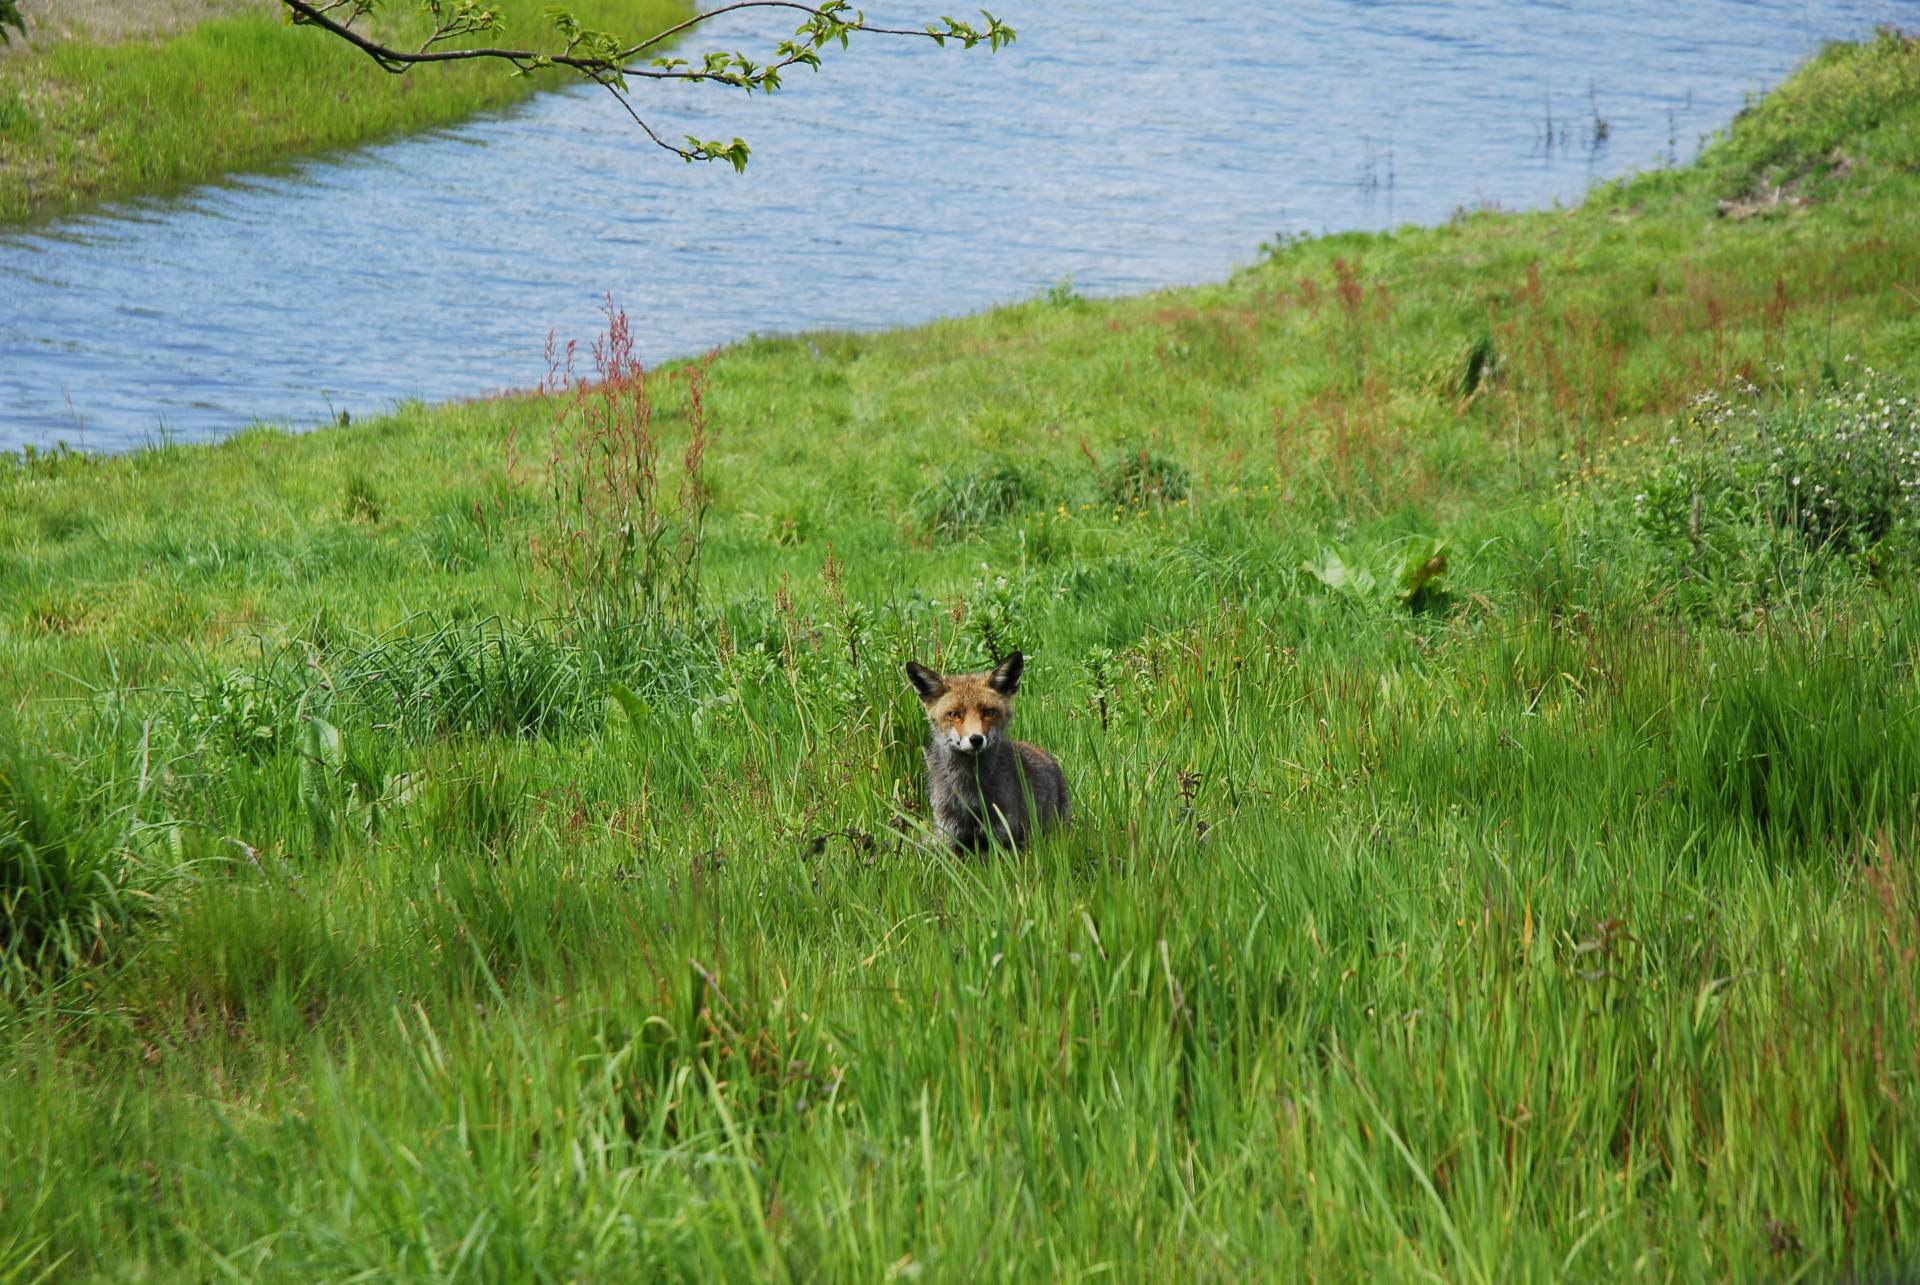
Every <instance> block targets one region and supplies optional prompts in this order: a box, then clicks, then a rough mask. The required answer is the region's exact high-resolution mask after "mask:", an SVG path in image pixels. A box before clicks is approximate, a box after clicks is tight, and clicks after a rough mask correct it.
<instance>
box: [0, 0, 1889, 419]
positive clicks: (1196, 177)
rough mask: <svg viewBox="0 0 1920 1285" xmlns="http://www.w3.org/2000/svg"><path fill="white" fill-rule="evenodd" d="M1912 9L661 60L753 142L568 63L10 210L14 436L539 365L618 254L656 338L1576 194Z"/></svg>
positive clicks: (1400, 6) (1042, 0)
mask: <svg viewBox="0 0 1920 1285" xmlns="http://www.w3.org/2000/svg"><path fill="white" fill-rule="evenodd" d="M1902 7H1903V6H1901V5H1897V4H1894V3H1889V2H1888V0H1874V2H1868V0H1861V2H1858V3H1849V2H1846V0H1840V2H1836V3H1829V4H1810V3H1788V2H1785V0H1737V2H1736V0H1702V2H1696V3H1689V4H1673V3H1637V2H1634V3H1616V4H1610V5H1588V4H1579V3H1558V4H1555V3H1531V4H1519V3H1480V4H1453V3H1439V2H1424V3H1423V2H1414V0H1388V2H1382V3H1359V2H1349V3H1334V2H1332V0H1309V2H1307V3H1301V4H1295V5H1285V6H1274V5H1251V4H1242V5H1218V6H1205V5H1194V4H1177V3H1172V2H1171V0H1142V2H1140V3H1135V4H1130V5H1126V6H1118V5H1112V4H1096V3H1090V2H1088V0H1024V2H1023V0H1005V2H1004V4H1003V6H1001V7H996V9H995V12H996V13H998V14H1000V15H1001V16H1002V17H1003V18H1005V19H1006V20H1007V21H1009V22H1010V23H1012V24H1013V25H1014V26H1015V27H1016V28H1018V29H1019V32H1020V39H1019V42H1018V43H1017V44H1015V45H1014V46H1013V47H1012V48H1010V49H1008V50H1005V51H1003V52H1002V53H1000V54H997V55H989V54H987V53H986V51H985V50H984V49H981V50H976V51H973V52H971V53H963V52H959V51H957V50H949V51H947V52H945V53H942V52H941V51H939V50H937V49H934V48H933V47H932V46H931V45H930V44H926V43H925V42H917V41H916V42H911V43H910V44H909V43H903V42H896V41H891V40H885V39H880V38H874V37H869V38H868V39H867V40H865V41H864V42H860V41H856V42H855V45H854V48H853V49H852V50H851V51H850V52H848V53H845V54H839V53H836V54H835V55H834V56H831V57H829V58H828V59H827V61H826V68H825V70H824V71H823V72H821V73H820V74H819V75H817V76H816V75H812V74H809V73H806V72H804V71H803V72H797V73H790V77H789V80H788V86H789V87H788V89H786V90H784V91H783V92H781V93H780V94H778V95H776V96H775V97H773V98H772V99H759V98H754V99H749V98H747V97H745V96H744V95H741V94H739V93H737V92H732V91H721V90H716V89H711V88H708V89H704V90H703V89H699V88H697V87H691V86H664V87H660V88H654V89H648V88H646V87H641V88H639V89H637V91H636V106H637V107H638V108H639V109H640V110H641V112H642V113H643V114H644V115H646V116H647V117H648V119H649V121H650V123H652V124H653V125H654V126H655V127H656V128H657V129H659V130H660V131H661V132H662V133H663V134H664V135H666V136H668V137H680V136H682V135H686V134H697V135H699V136H701V137H707V138H731V137H733V136H734V135H736V134H738V135H741V136H743V137H745V138H746V139H747V141H748V142H749V143H750V144H752V146H753V148H754V160H753V163H752V165H751V166H750V167H749V168H748V170H747V173H746V174H745V175H736V174H734V173H733V172H732V170H731V169H729V168H727V167H725V166H688V165H684V164H682V163H681V162H680V161H678V160H676V159H674V158H673V157H672V156H669V155H668V154H667V153H665V152H662V151H659V150H657V149H655V148H653V147H652V146H651V145H648V144H647V143H646V142H645V141H644V139H643V138H642V136H641V135H640V134H639V133H638V131H637V130H636V129H635V128H634V127H633V125H632V123H631V122H630V121H628V120H627V118H626V116H625V115H624V114H623V113H622V112H621V111H620V109H619V107H618V105H617V104H615V103H614V102H613V101H612V99H611V98H609V97H607V96H606V95H605V94H604V93H603V92H602V91H599V90H594V89H584V88H583V89H572V90H568V91H565V92H559V93H552V94H546V95H543V96H541V97H538V98H536V99H534V100H532V101H531V102H529V103H527V104H526V105H524V106H522V107H520V108H517V109H515V110H513V111H511V112H508V113H506V114H503V115H498V116H493V117H489V118H485V119H480V120H475V121H473V122H470V123H468V124H466V125H463V126H461V127H458V128H454V129H448V130H441V131H436V132H434V133H431V134H427V135H421V136H415V137H411V138H407V139H403V140H399V141H396V142H392V143H388V144H383V145H379V146H375V147H369V148H365V149H360V150H356V151H353V152H350V153H344V154H339V155H335V156H330V157H327V158H323V159H319V160H315V161H311V162H306V163H302V164H299V165H297V166H293V167H290V168H288V169H287V170H285V171H284V172H281V173H277V174H274V175H271V176H249V177H243V178H238V179H235V180H233V181H231V182H228V183H222V184H218V185H214V186H210V187H203V188H197V189H194V190H192V191H190V192H188V193H186V194H184V195H181V196H178V197H173V198H169V199H165V200H147V201H135V202H129V203H125V204H121V205H117V206H114V207H112V208H110V209H108V210H106V211H104V212H102V213H100V214H97V215H92V216H88V217H83V218H74V219H68V220H65V221H62V222H59V223H55V224H52V225H46V226H39V227H34V228H31V229H28V230H16V231H12V232H4V233H0V299H4V300H5V304H4V307H0V450H9V449H18V448H20V447H22V446H24V445H27V444H38V445H51V444H53V443H54V442H56V441H66V442H67V443H69V444H72V445H76V446H83V447H85V448H86V449H90V450H120V449H126V448H130V447H134V446H138V445H141V444H143V443H146V442H151V441H155V440H159V439H162V438H170V439H173V440H205V439H212V438H218V437H220V436H222V435H225V434H227V433H231V432H233V431H235V430H237V429H239V428H242V427H245V426H246V425H248V424H250V423H254V422H259V421H265V422H270V423H283V424H287V425H291V426H294V427H311V426H315V425H318V424H321V423H323V422H329V421H332V420H334V419H335V418H337V416H338V414H339V412H341V411H348V412H351V413H352V414H353V415H354V416H356V417H357V416H364V415H367V414H370V413H374V412H377V411H379V410H381V409H382V408H385V407H388V406H391V405H392V404H394V403H395V402H396V401H400V400H405V399H410V398H420V399H423V400H428V401H436V400H446V399H452V398H462V397H474V396H480V395H484V394H486V393H488V392H492V391H497V390H500V389H504V388H510V387H524V386H527V385H531V384H534V383H536V382H538V380H539V379H540V377H541V375H542V374H543V372H544V370H545V361H544V357H543V350H544V347H545V343H546V338H547V335H548V333H549V332H550V331H557V332H558V334H559V335H560V337H561V338H562V339H563V340H564V339H565V338H566V337H568V336H580V337H586V336H589V335H591V334H592V333H594V331H595V329H596V325H597V322H598V320H599V318H598V308H599V304H600V300H601V299H602V297H603V296H604V295H605V294H607V293H609V292H611V293H612V295H613V296H614V297H615V299H616V300H617V301H619V302H620V303H621V305H622V306H624V307H625V308H626V309H627V311H628V313H629V314H630V316H631V319H632V323H633V327H634V331H635V335H636V337H637V339H638V341H639V346H640V349H641V352H642V354H643V355H644V356H646V357H647V359H648V360H650V361H653V360H659V359H663V358H668V357H673V356H680V355H685V354H690V353H697V352H699V351H702V350H704V349H706V348H709V347H711V346H713V345H715V344H720V343H725V342H727V341H729V340H734V339H738V338H741V337H744V336H746V335H750V334H755V333H771V332H789V331H798V330H810V329H818V328H869V327H879V326H888V325H894V324H899V323H908V322H918V321H925V320H929V319H932V318H935V317H940V316H945V315H951V314H956V313H962V312H969V311H973V310H977V309H980V308H983V307H987V306H991V305H993V304H997V303H1004V302H1008V301H1011V300H1017V299H1021V298H1025V297H1030V296H1032V295H1034V294H1036V293H1038V292H1041V291H1043V290H1046V289H1047V288H1049V287H1050V286H1053V285H1055V284H1056V283H1061V282H1066V281H1071V283H1072V286H1073V288H1074V289H1076V290H1078V291H1080V292H1081V293H1083V294H1088V295H1096V296H1097V295H1110V294H1120V293H1127V292H1134V291H1141V290H1148V289H1153V288H1156V287H1161V286H1170V285H1180V284H1187V283H1193V282H1199V281H1206V280H1211V279H1217V278H1220V277H1222V276H1224V275H1225V274H1227V273H1228V272H1230V271H1231V270H1232V269H1233V268H1234V267H1235V266H1236V265H1239V264H1244V263H1247V262H1250V261H1252V260H1253V259H1254V257H1255V256H1256V254H1257V250H1258V247H1259V245H1260V243H1261V242H1262V241H1265V240H1268V239H1270V238H1271V237H1273V236H1274V235H1275V234H1277V233H1317V232H1322V231H1339V230H1348V229H1377V228H1385V227H1391V226H1396V225H1399V224H1404V223H1433V222H1438V221H1441V220H1444V219H1446V218H1447V217H1448V216H1449V215H1450V214H1452V213H1453V212H1454V211H1455V210H1457V209H1459V208H1461V207H1475V206H1482V205H1496V206H1499V207H1503V208H1513V209H1525V208H1536V207H1542V206H1550V205H1552V204H1553V203H1555V202H1571V201H1575V200H1578V199H1579V197H1580V195H1581V194H1582V192H1584V191H1585V190H1586V189H1587V188H1588V187H1589V185H1591V184H1592V183H1593V182H1595V181H1596V180H1599V179H1603V178H1607V177H1611V176H1615V175H1619V174H1622V173H1626V172H1629V171H1632V170H1635V169H1642V168H1647V167H1652V166H1658V165H1667V164H1678V163H1682V162H1684V161H1686V160H1687V159H1688V158H1689V157H1690V156H1691V155H1693V153H1694V152H1695V151H1697V149H1698V147H1699V145H1700V142H1701V140H1702V138H1703V136H1704V135H1706V134H1708V133H1710V132H1711V131H1712V130H1714V129H1717V128H1720V127H1723V126H1724V125H1725V124H1726V123H1727V122H1728V121H1729V120H1731V119H1732V117H1733V115H1734V114H1735V112H1737V111H1738V110H1739V108H1740V106H1741V104H1742V103H1743V102H1744V101H1745V100H1746V98H1747V96H1748V95H1750V94H1752V93H1755V92H1757V91H1759V90H1762V89H1764V88H1766V87H1768V86H1770V85H1772V84H1774V83H1777V82H1778V81H1779V80H1780V78H1781V77H1782V76H1784V75H1785V74H1786V73H1787V72H1788V71H1789V70H1790V69H1791V68H1792V67H1793V66H1794V65H1795V64H1796V63H1797V62H1799V61H1800V60H1801V59H1802V58H1804V57H1805V56H1806V55H1807V54H1809V53H1811V52H1812V51H1814V50H1815V49H1817V48H1818V47H1819V46H1820V44H1821V43H1822V42H1823V41H1825V40H1829V39H1836V38H1842V37H1858V36H1860V35H1863V34H1865V33H1866V32H1867V31H1869V30H1870V29H1871V28H1872V27H1873V26H1874V25H1875V24H1876V23H1885V22H1892V21H1894V20H1895V18H1896V17H1897V16H1899V10H1900V9H1901V8H1902ZM939 12H942V10H940V9H938V8H937V7H929V8H926V9H922V10H917V11H910V10H903V9H902V8H901V7H900V6H899V5H897V4H890V5H887V6H875V7H871V8H870V9H869V16H870V17H871V18H873V19H874V20H876V21H880V20H890V19H898V18H901V17H902V16H903V14H904V15H906V16H911V15H913V14H915V13H917V14H919V15H921V16H927V15H934V14H937V13H939ZM1908 15H1909V17H1910V16H1911V10H1910V8H1909V9H1908ZM791 25H792V24H791V23H790V22H784V21H780V20H778V19H776V20H775V21H774V22H773V23H772V25H771V26H769V25H768V24H767V23H766V21H765V20H764V19H763V18H756V17H755V16H754V15H752V14H746V15H729V17H728V18H726V19H723V20H721V21H720V22H716V23H715V24H714V25H713V26H711V27H709V28H708V29H707V30H706V32H705V34H704V35H703V36H702V37H700V38H699V39H697V40H696V41H695V42H694V43H693V44H692V45H691V46H690V48H692V49H695V50H697V49H700V48H702V47H707V46H711V47H720V48H739V49H742V50H744V51H746V52H748V53H750V54H752V53H755V52H756V51H758V52H760V53H765V52H768V51H770V50H771V49H772V46H773V44H774V42H775V40H777V38H778V37H779V36H782V35H785V34H786V33H787V32H789V31H790V30H791ZM314 38H316V39H319V38H321V37H320V36H319V35H318V33H315V35H314ZM683 52H685V51H684V50H683ZM381 74H383V73H381V72H379V71H378V70H376V69H375V68H374V67H373V66H372V64H368V67H367V75H368V76H369V77H373V76H378V75H381ZM413 74H415V75H431V74H432V69H431V68H427V69H423V70H420V71H416V72H414V73H413ZM1596 119H1600V120H1604V121H1605V122H1606V129H1605V131H1604V137H1596V135H1598V134H1599V133H1601V131H1599V130H1597V129H1596V128H1595V122H1596Z"/></svg>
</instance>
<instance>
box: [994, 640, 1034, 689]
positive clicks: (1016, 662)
mask: <svg viewBox="0 0 1920 1285" xmlns="http://www.w3.org/2000/svg"><path fill="white" fill-rule="evenodd" d="M1026 667H1027V658H1026V657H1025V656H1022V655H1021V654H1020V653H1019V652H1017V651H1016V652H1014V653H1013V654H1012V655H1010V656H1008V657H1007V658H1006V659H1005V660H1003V661H1001V662H1000V663H999V664H997V665H995V666H994V667H993V672H992V673H991V674H988V675H987V686H989V687H991V688H993V690H994V691H996V692H999V693H1000V694H1001V695H1002V696H1011V695H1013V694H1014V693H1015V692H1017V691H1019V690H1020V671H1021V670H1023V669H1025V668H1026Z"/></svg>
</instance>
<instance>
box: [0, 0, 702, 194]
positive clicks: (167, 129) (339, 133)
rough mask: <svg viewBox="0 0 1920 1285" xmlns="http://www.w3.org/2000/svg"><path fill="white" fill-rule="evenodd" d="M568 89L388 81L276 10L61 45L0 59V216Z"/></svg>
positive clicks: (436, 77)
mask: <svg viewBox="0 0 1920 1285" xmlns="http://www.w3.org/2000/svg"><path fill="white" fill-rule="evenodd" d="M490 7H491V8H493V9H495V10H496V11H498V12H500V13H501V14H502V15H503V16H504V17H505V18H506V19H507V23H508V26H507V32H508V33H509V34H514V35H518V36H520V37H521V38H523V39H528V40H533V39H536V38H537V37H538V36H539V35H541V34H542V33H544V32H546V30H547V24H546V20H545V18H544V17H543V11H544V9H545V7H546V6H545V5H542V4H538V3H534V0H500V3H497V4H494V5H491V6H490ZM568 7H569V8H571V9H572V10H573V11H574V12H575V13H576V14H577V15H578V16H579V17H580V18H581V20H582V21H583V22H585V23H587V24H588V25H590V26H600V27H605V28H610V29H613V30H620V31H635V32H638V31H652V30H657V29H658V28H659V27H661V26H662V25H665V24H666V23H669V22H671V21H674V20H676V19H678V18H680V17H683V16H684V15H685V13H686V12H687V8H686V6H685V5H684V4H682V3H680V2H679V0H583V2H582V3H578V4H572V5H570V6H568ZM27 12H28V17H29V19H30V20H31V19H33V17H34V16H35V14H34V10H33V9H32V8H29V9H28V10H27ZM411 20H412V15H410V14H408V13H407V12H406V10H405V7H404V6H401V7H398V8H397V10H396V14H395V16H394V19H393V21H394V22H395V23H397V24H399V25H390V26H388V27H386V28H382V30H383V31H384V32H386V33H388V34H393V35H396V36H397V35H399V34H403V33H405V32H406V31H407V30H408V27H407V25H406V23H407V22H408V21H411ZM565 83H568V82H567V81H566V79H565V78H563V77H561V76H559V75H558V74H557V73H553V72H546V73H540V74H537V75H533V76H528V77H516V76H513V75H511V74H509V72H508V71H507V70H505V69H503V68H502V67H501V66H500V65H496V64H487V65H479V64H472V65H459V66H450V67H434V68H428V69H426V70H425V71H424V72H415V73H410V74H408V75H405V76H389V75H387V74H385V73H384V72H381V71H380V70H379V69H378V68H377V67H375V66H374V65H373V63H371V62H370V61H369V60H368V59H367V58H366V56H365V55H363V54H361V53H359V52H358V51H356V50H353V49H351V48H349V47H348V46H347V45H346V44H345V43H344V42H342V41H339V40H335V39H333V38H332V37H329V36H327V35H325V34H323V33H321V32H317V31H314V30H312V29H310V28H296V27H292V26H289V25H288V24H287V23H286V22H285V21H284V20H283V18H282V17H281V15H280V13H279V12H278V8H277V6H275V7H273V8H267V7H256V9H254V10H251V11H247V12H240V13H232V14H225V15H221V16H215V17H212V18H209V19H207V20H205V21H201V22H198V23H196V24H194V25H193V26H191V27H190V28H188V29H187V30H185V31H178V32H163V33H161V34H157V35H153V36H149V37H144V38H136V39H122V40H115V41H112V42H111V43H105V44H100V43H95V42H93V41H91V40H89V39H86V38H83V37H82V38H71V39H61V40H57V41H54V42H52V43H49V44H46V45H44V46H41V47H36V48H34V49H32V50H30V51H28V52H25V53H18V54H14V55H11V56H8V57H6V58H5V59H3V60H0V221H18V220H22V219H32V218H41V217H46V216H51V215H56V214H62V213H68V212H71V211H73V210H77V209H82V208H84V207H86V206H89V205H92V204H94V203H96V202H99V201H102V200H108V199H112V198H115V197H126V196H137V195H143V194H146V193H152V192H166V191H170V190H173V189H177V188H180V187H183V186H186V185H188V184H192V183H200V182H205V181H207V180H209V179H214V178H218V177H219V176H221V175H223V174H227V173H231V172H233V171H235V170H243V169H257V168H259V167H261V166H265V165H271V164H274V163H276V162H280V161H285V160H287V159H289V158H291V157H298V156H303V155H308V154H311V153H313V152H316V151H322V150H325V149H327V148H333V147H345V146H349V145H351V144H355V143H364V142H367V141H370V140H373V139H379V138H384V137H387V136H389V135H393V134H397V133H401V132H404V131H407V130H418V129H426V128H429V127H432V126H435V125H445V124H450V123H451V122H453V121H457V120H460V119H461V118H463V117H466V116H469V115H472V114H473V113H474V112H477V111H484V110H486V109H488V108H496V107H503V106H506V105H507V104H509V103H512V102H515V101H517V100H519V99H520V98H523V97H525V96H526V95H527V94H530V93H533V92H534V91H536V90H537V89H539V88H541V87H543V86H544V87H553V86H557V85H562V84H565Z"/></svg>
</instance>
